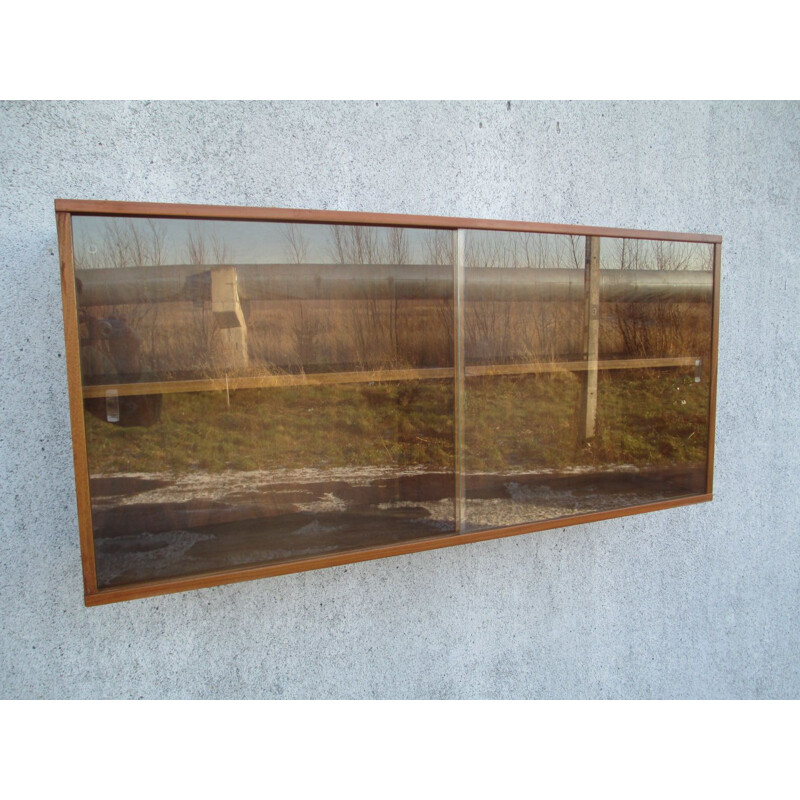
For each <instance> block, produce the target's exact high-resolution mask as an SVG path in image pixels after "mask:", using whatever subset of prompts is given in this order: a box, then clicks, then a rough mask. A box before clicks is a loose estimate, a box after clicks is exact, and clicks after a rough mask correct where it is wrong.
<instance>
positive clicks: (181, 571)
mask: <svg viewBox="0 0 800 800" xmlns="http://www.w3.org/2000/svg"><path fill="white" fill-rule="evenodd" d="M73 236H74V242H75V245H74V254H75V271H76V293H77V297H78V316H79V328H80V345H81V348H80V350H81V367H82V375H83V384H84V397H85V400H84V407H85V420H86V437H87V451H88V460H89V473H90V492H91V500H92V519H93V527H94V534H95V553H96V562H97V572H98V580H99V585H100V587H101V588H102V587H108V586H118V585H125V584H129V583H132V582H137V581H143V580H150V579H156V578H164V577H172V576H178V575H186V574H193V573H198V572H205V571H208V570H214V569H223V568H231V567H237V566H244V565H249V564H266V563H277V562H280V561H286V560H293V559H297V558H301V557H306V556H312V555H320V554H326V553H334V552H337V551H342V550H351V549H354V548H362V547H370V546H376V545H384V544H389V543H392V542H399V541H405V540H410V539H415V538H420V537H425V538H427V537H430V536H435V535H437V534H443V533H447V532H452V531H453V529H454V500H453V494H454V475H453V469H454V466H453V465H454V445H453V443H454V437H455V432H454V423H453V396H454V385H453V349H454V348H453V319H452V315H453V267H452V257H453V252H452V234H451V233H446V232H442V231H435V230H419V229H417V230H415V229H404V228H378V227H366V226H330V225H317V224H313V225H312V224H304V225H287V224H281V223H269V222H228V221H224V222H222V221H192V220H157V219H141V218H128V219H122V218H120V219H117V218H107V217H89V216H76V217H74V218H73Z"/></svg>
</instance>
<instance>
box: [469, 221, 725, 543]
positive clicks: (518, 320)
mask: <svg viewBox="0 0 800 800" xmlns="http://www.w3.org/2000/svg"><path fill="white" fill-rule="evenodd" d="M465 237H466V243H465V245H466V246H465V267H466V268H465V306H464V329H465V342H464V348H465V364H466V369H465V372H466V378H465V386H466V389H465V430H464V440H463V447H464V468H465V472H466V478H465V486H466V488H465V495H466V496H465V509H466V512H465V514H466V526H465V527H466V529H480V528H495V527H502V526H506V525H517V524H524V523H526V522H532V521H536V520H545V519H554V518H558V517H563V516H569V515H573V514H578V513H587V512H592V511H603V510H608V509H613V508H624V507H627V506H635V505H641V504H645V503H650V502H654V501H658V500H664V499H667V498H672V497H678V496H682V495H690V494H697V493H702V492H703V491H704V490H705V489H704V487H705V474H706V456H707V447H708V420H709V374H710V369H709V365H710V356H711V322H712V302H711V301H712V291H711V290H712V253H713V247H712V246H711V245H706V244H686V243H676V242H661V241H646V240H630V239H609V238H603V239H601V238H598V237H588V238H587V237H577V236H556V235H545V234H516V233H515V234H511V233H497V232H488V231H467V232H466V234H465ZM531 254H533V257H532V255H531ZM704 366H705V369H704V368H703V367H704Z"/></svg>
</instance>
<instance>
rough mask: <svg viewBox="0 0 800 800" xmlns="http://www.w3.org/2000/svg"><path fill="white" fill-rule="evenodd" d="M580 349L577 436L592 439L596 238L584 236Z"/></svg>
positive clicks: (597, 331) (597, 279) (597, 293)
mask: <svg viewBox="0 0 800 800" xmlns="http://www.w3.org/2000/svg"><path fill="white" fill-rule="evenodd" d="M584 286H585V290H584V297H585V316H584V320H585V321H584V352H583V358H584V360H585V361H586V370H585V371H584V373H583V381H582V384H583V385H582V391H581V438H582V439H583V441H584V442H586V441H589V440H591V439H592V438H594V434H595V427H596V423H597V359H598V354H599V349H600V238H599V237H598V236H587V237H586V267H585V275H584Z"/></svg>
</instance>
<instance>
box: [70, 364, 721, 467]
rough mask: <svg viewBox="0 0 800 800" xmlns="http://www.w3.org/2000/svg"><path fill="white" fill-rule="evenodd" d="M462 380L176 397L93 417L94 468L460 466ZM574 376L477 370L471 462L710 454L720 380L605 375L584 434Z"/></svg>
mask: <svg viewBox="0 0 800 800" xmlns="http://www.w3.org/2000/svg"><path fill="white" fill-rule="evenodd" d="M452 393H453V390H452V382H451V381H420V382H412V381H409V382H401V383H388V382H387V383H375V384H358V385H339V386H336V385H332V386H308V387H302V388H298V387H291V388H286V389H282V388H269V389H252V390H250V389H249V390H240V391H236V392H231V393H230V404H229V403H228V400H227V398H226V395H225V393H224V392H208V393H196V394H190V393H185V394H171V395H165V396H164V401H163V407H162V411H161V416H160V419H159V421H158V422H157V423H156V424H154V425H152V426H150V427H127V428H126V427H119V426H117V425H114V424H110V423H107V422H103V421H101V420H99V419H97V418H96V417H94V416H92V415H90V414H88V413H87V414H85V421H86V435H87V445H88V448H87V449H88V454H89V461H90V464H89V466H90V473H91V474H92V475H110V474H114V473H157V472H166V473H171V474H182V473H186V472H189V471H198V470H199V471H204V472H209V473H217V472H223V471H227V470H237V471H247V470H269V469H279V468H286V467H293V468H294V467H347V466H354V465H358V466H376V467H381V466H385V467H403V466H412V465H421V466H424V467H425V468H427V469H430V470H448V469H452V468H453V464H454V445H453V439H454V433H453V396H452ZM579 413H580V379H579V377H578V376H577V375H575V374H573V373H556V374H551V375H538V376H537V375H524V376H503V377H479V378H470V379H468V381H467V390H466V401H465V420H466V425H465V432H464V463H465V468H466V470H467V471H468V472H494V471H503V470H508V469H521V470H559V469H565V468H568V467H574V466H582V467H591V466H593V465H594V466H607V465H635V466H644V465H671V464H676V463H699V462H702V461H704V459H705V455H706V448H707V421H708V381H703V382H701V383H695V382H694V379H693V375H692V373H691V371H689V370H676V369H672V370H636V371H630V372H621V371H615V372H609V373H605V374H603V373H601V375H600V379H599V384H598V418H597V435H596V436H595V438H594V439H593V440H592V441H591V442H590V443H584V442H581V441H579V440H578V437H577V431H578V429H579V426H578V419H579V416H578V415H579Z"/></svg>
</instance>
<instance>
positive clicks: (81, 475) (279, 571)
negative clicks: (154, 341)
mask: <svg viewBox="0 0 800 800" xmlns="http://www.w3.org/2000/svg"><path fill="white" fill-rule="evenodd" d="M55 211H56V222H57V229H58V241H59V256H60V271H61V293H62V301H63V313H64V338H65V346H66V350H65V354H66V365H67V382H68V389H69V402H70V420H71V426H72V445H73V460H74V466H75V486H76V495H77V507H78V528H79V535H80V543H81V561H82V566H83V583H84V599H85V603H86V605H87V606H95V605H102V604H105V603H114V602H118V601H122V600H133V599H137V598H143V597H151V596H154V595H160V594H166V593H170V592H182V591H187V590H190V589H199V588H204V587H210V586H218V585H221V584H226V583H236V582H239V581H247V580H253V579H256V578H264V577H269V576H274V575H285V574H289V573H293V572H302V571H305V570H312V569H321V568H323V567H332V566H338V565H341V564H348V563H355V562H359V561H368V560H370V559H376V558H384V557H388V556H395V555H402V554H407V553H415V552H422V551H425V550H434V549H437V548H440V547H450V546H454V545H458V544H467V543H471V542H480V541H486V540H489V539H497V538H502V537H506V536H516V535H518V534H522V533H532V532H535V531H542V530H547V529H552V528H560V527H566V526H569V525H578V524H581V523H584V522H594V521H597V520H604V519H613V518H616V517H622V516H627V515H631V514H639V513H643V512H647V511H659V510H662V509H667V508H675V507H677V506H684V505H689V504H693V503H700V502H706V501H709V500H711V499H712V496H713V495H712V491H713V471H714V430H715V420H716V389H717V360H718V356H717V354H718V342H719V307H720V272H721V246H722V237H721V236H716V235H708V234H698V233H673V232H668V231H643V230H632V229H623V228H604V227H591V226H581V225H556V224H545V223H533V222H513V221H502V220H484V219H471V218H458V217H435V216H416V215H403V214H375V213H360V212H352V211H311V210H305V209H280V208H248V207H242V206H208V205H189V204H167V203H129V202H115V201H100V200H56V201H55ZM79 215H89V216H114V217H123V216H129V217H160V218H177V219H209V220H238V221H269V222H316V223H325V224H339V225H376V226H383V227H397V226H402V227H411V228H438V229H441V230H451V231H453V235H454V237H455V239H454V243H455V244H456V248H455V249H456V252H459V248H458V246H457V242H458V237H459V236H463V233H462V232H463V230H465V229H466V230H487V231H513V232H527V233H549V234H569V235H575V236H596V237H613V238H629V239H650V240H662V241H671V242H695V243H706V244H711V245H713V248H714V253H713V300H712V314H713V319H712V343H711V364H710V370H709V380H710V387H709V395H710V399H709V431H708V461H707V470H706V491H705V492H704V493H703V494H692V495H686V496H681V497H675V498H671V499H668V500H663V501H659V502H653V503H647V504H643V505H637V506H629V507H626V508H617V509H611V510H607V511H598V512H592V513H582V514H575V515H571V516H565V517H559V518H555V519H549V520H543V521H539V522H531V523H526V524H523V525H514V526H510V527H503V528H495V529H490V530H480V531H474V532H465V533H453V534H445V535H441V536H436V537H430V538H421V539H416V540H414V541H409V542H404V543H397V544H389V545H382V546H374V547H366V548H359V549H354V550H350V551H346V552H339V553H335V554H329V555H324V556H313V557H303V558H296V559H293V560H290V561H286V562H281V563H273V564H270V565H260V566H259V565H255V566H248V567H240V568H235V569H221V570H214V571H209V572H205V573H202V574H197V575H191V576H185V577H177V578H168V579H159V580H151V581H145V582H141V583H135V584H129V585H126V586H120V587H112V588H98V584H97V574H96V569H95V557H94V539H93V531H92V515H91V498H90V493H89V471H88V461H87V451H86V434H85V430H84V418H83V400H84V397H92V396H97V393H98V392H103V391H104V388H105V387H86V388H84V386H83V382H82V378H81V366H80V343H79V332H78V320H77V299H76V295H75V272H74V264H73V247H72V217H73V216H79ZM459 270H460V271H461V273H462V275H461V276H462V278H463V263H456V264H455V265H454V271H455V278H456V286H457V287H458V289H460V291H461V292H463V280H460V281H459V280H457V276H458V274H459ZM455 300H456V313H455V317H456V321H455V325H456V326H458V325H459V316H460V315H459V313H458V312H459V307H460V306H461V303H462V302H463V297H459V296H456V298H455ZM460 301H461V302H460ZM460 339H461V337H458V338H457V341H460ZM660 361H662V362H664V363H663V364H660V366H678V365H685V364H686V359H680V358H677V359H660ZM566 366H568V367H569V368H570V369H573V370H580V369H585V368H586V365H585V364H581V363H578V362H574V363H572V362H570V364H568V365H566ZM627 366H628V367H631V366H635V364H633V363H632V362H629V363H628V364H627ZM524 367H525V365H518V366H516V367H513V368H511V369H512V370H513V371H516V372H524V371H526V370H525V369H524ZM618 367H619V364H616V365H615V364H614V363H613V362H602V361H601V362H598V363H597V364H596V368H597V369H614V368H618ZM476 369H481V368H474V367H468V368H466V370H465V368H464V365H463V352H461V353H456V360H455V368H447V369H441V370H420V371H414V372H430V373H437V374H435V375H434V374H431V375H430V376H428V377H436V378H439V377H453V376H454V375H456V376H458V374H459V373H463V374H479V372H477V371H474V370H476ZM497 369H498V368H495V372H497ZM535 369H536V366H535V365H534V366H533V367H532V368H531V369H530V370H529V371H535ZM499 370H500V371H501V372H502V371H503V368H502V367H501V368H499ZM438 373H442V374H438ZM445 373H446V374H445ZM498 374H499V373H498ZM367 375H368V376H370V377H368V378H363V376H358V375H355V374H352V380H353V381H354V382H357V381H359V380H364V379H368V380H375V379H376V375H375V374H372V373H367ZM320 377H322V376H320ZM415 377H424V376H422V375H416V376H415ZM338 378H339V379H340V380H342V379H344V380H345V381H346V380H347V377H346V376H345V375H339V376H338ZM402 378H403V376H402V375H397V376H395V379H402ZM381 379H391V378H389V377H388V376H382V378H381ZM242 380H244V381H247V380H248V379H242ZM249 380H251V381H252V380H253V379H249ZM258 380H261V381H264V384H263V385H275V384H271V383H270V380H271V379H270V378H263V379H258ZM291 381H292V377H291V376H289V377H287V378H285V379H284V382H285V383H289V384H290V383H291ZM303 382H305V379H304V380H300V381H298V380H295V383H303ZM183 383H186V384H187V385H186V386H173V387H171V390H172V391H198V390H199V391H204V390H208V389H214V388H220V387H219V386H216V385H214V386H212V385H210V384H212V383H214V382H213V381H197V382H195V381H186V382H183ZM200 384H202V385H200ZM206 384H209V385H206ZM244 385H245V384H242V386H241V387H240V388H244ZM247 385H248V386H249V384H247ZM158 390H159V387H158V386H157V385H154V384H140V385H137V389H135V390H134V389H131V392H133V391H137V392H147V393H149V392H153V391H158ZM100 396H102V394H101V395H100ZM461 413H463V412H462V410H461V407H460V401H459V399H458V398H457V399H456V407H455V414H456V415H459V414H461ZM456 452H457V459H458V448H457V451H456ZM460 474H461V470H460V469H459V468H458V461H457V463H456V480H457V483H458V482H460V479H459V477H458V476H459V475H460ZM461 493H462V492H461V491H457V495H458V497H460V496H461ZM456 517H457V519H458V517H459V508H458V499H457V508H456Z"/></svg>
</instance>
